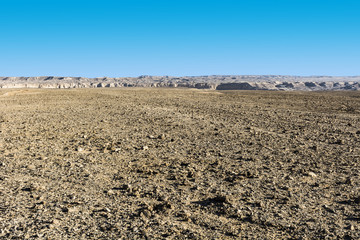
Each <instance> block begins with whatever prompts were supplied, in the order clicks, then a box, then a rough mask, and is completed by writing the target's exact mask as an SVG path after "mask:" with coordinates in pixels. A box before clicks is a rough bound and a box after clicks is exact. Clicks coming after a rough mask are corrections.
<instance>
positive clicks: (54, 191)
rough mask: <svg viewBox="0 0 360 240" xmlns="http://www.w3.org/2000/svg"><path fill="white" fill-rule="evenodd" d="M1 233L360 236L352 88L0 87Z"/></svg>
mask: <svg viewBox="0 0 360 240" xmlns="http://www.w3.org/2000/svg"><path fill="white" fill-rule="evenodd" d="M0 106H1V107H0V131H1V132H0V136H1V138H0V238H1V239H154V238H160V239H188V238H192V239H320V238H328V239H359V238H360V192H359V188H360V179H359V170H360V165H359V159H360V148H359V140H360V118H359V116H360V111H359V109H360V92H356V91H354V92H307V93H305V92H270V91H268V92H260V91H259V92H258V91H224V92H220V91H201V90H189V89H187V90H184V89H73V90H26V89H23V90H0Z"/></svg>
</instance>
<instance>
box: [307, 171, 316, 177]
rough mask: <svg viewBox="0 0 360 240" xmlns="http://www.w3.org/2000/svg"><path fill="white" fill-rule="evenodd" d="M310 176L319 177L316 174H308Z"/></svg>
mask: <svg viewBox="0 0 360 240" xmlns="http://www.w3.org/2000/svg"><path fill="white" fill-rule="evenodd" d="M308 175H309V176H310V177H314V178H315V177H317V175H316V174H315V173H314V172H308Z"/></svg>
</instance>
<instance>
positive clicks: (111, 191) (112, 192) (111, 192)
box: [107, 189, 115, 195]
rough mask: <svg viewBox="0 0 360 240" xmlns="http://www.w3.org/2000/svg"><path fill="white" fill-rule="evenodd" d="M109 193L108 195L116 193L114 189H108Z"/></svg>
mask: <svg viewBox="0 0 360 240" xmlns="http://www.w3.org/2000/svg"><path fill="white" fill-rule="evenodd" d="M107 194H108V195H114V194H115V192H114V190H112V189H110V190H109V191H107Z"/></svg>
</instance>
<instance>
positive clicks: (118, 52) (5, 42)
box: [0, 0, 360, 77]
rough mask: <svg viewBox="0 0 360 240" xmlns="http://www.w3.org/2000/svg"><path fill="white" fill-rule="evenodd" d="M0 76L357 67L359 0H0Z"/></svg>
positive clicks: (331, 71)
mask: <svg viewBox="0 0 360 240" xmlns="http://www.w3.org/2000/svg"><path fill="white" fill-rule="evenodd" d="M0 10H1V14H0V76H45V75H46V76H47V75H51V76H85V77H103V76H108V77H123V76H138V75H142V74H148V75H172V76H185V75H186V76H189V75H192V76H193V75H212V74H240V75H242V74H280V75H337V76H344V75H360V14H359V12H360V1H358V0H357V1H349V0H237V1H235V0H219V1H211V0H207V1H203V0H191V1H190V0H167V1H164V0H117V1H111V0H101V1H91V0H86V1H85V0H72V1H69V0H46V1H45V0H0Z"/></svg>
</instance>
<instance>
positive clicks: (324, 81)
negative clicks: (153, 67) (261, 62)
mask: <svg viewBox="0 0 360 240" xmlns="http://www.w3.org/2000/svg"><path fill="white" fill-rule="evenodd" d="M103 87H113V88H116V87H170V88H178V87H181V88H195V89H209V90H281V91H328V90H359V89H360V76H348V77H338V76H285V75H209V76H185V77H173V76H148V75H142V76H139V77H121V78H112V77H101V78H85V77H54V76H39V77H0V88H103Z"/></svg>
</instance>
